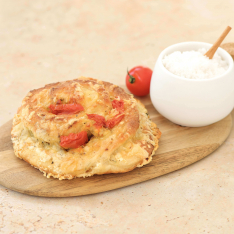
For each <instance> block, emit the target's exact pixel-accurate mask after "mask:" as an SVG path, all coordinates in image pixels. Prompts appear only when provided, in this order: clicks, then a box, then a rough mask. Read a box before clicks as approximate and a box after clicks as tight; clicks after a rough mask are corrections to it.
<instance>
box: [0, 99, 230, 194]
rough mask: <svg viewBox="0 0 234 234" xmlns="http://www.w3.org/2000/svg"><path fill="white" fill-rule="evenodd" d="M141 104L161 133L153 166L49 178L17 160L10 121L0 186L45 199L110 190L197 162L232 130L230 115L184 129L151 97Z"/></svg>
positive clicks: (0, 146)
mask: <svg viewBox="0 0 234 234" xmlns="http://www.w3.org/2000/svg"><path fill="white" fill-rule="evenodd" d="M141 101H142V102H143V103H144V104H145V106H146V108H147V109H148V111H149V115H150V116H151V119H152V120H153V121H154V122H155V123H156V124H157V125H158V127H159V129H160V130H161V132H162V137H161V139H160V142H159V149H158V150H157V152H156V155H155V156H154V157H153V160H152V162H150V164H148V165H146V166H144V167H142V168H136V169H135V170H133V171H131V172H128V173H123V174H109V175H98V176H97V175H96V176H92V177H89V178H76V179H73V180H62V181H59V180H57V179H52V178H50V179H47V178H46V177H44V176H43V174H42V173H41V172H40V171H39V170H37V169H35V168H33V167H31V166H30V165H29V164H28V163H26V162H24V161H23V160H20V159H18V158H16V157H15V155H14V152H13V148H12V143H11V139H10V131H11V125H12V120H11V121H9V122H7V123H6V124H5V125H3V126H2V127H1V128H0V184H1V185H3V186H5V187H7V188H9V189H12V190H15V191H18V192H21V193H25V194H29V195H34V196H43V197H71V196H81V195H86V194H93V193H100V192H104V191H109V190H113V189H117V188H121V187H125V186H128V185H132V184H136V183H140V182H143V181H146V180H149V179H152V178H155V177H158V176H161V175H165V174H167V173H169V172H172V171H175V170H178V169H181V168H183V167H186V166H188V165H190V164H192V163H194V162H197V161H198V160H200V159H202V158H204V157H206V156H207V155H209V154H210V153H212V152H213V151H214V150H216V149H217V148H218V147H219V146H220V145H221V144H222V143H223V142H224V141H225V139H226V138H227V137H228V135H229V133H230V131H231V128H232V117H231V115H228V116H227V117H226V118H224V119H223V120H221V121H219V122H217V123H215V124H212V125H210V126H207V127H201V128H189V127H182V126H179V125H176V124H174V123H172V122H170V121H169V120H167V119H165V118H164V117H163V116H161V115H160V114H159V113H158V112H157V111H156V110H155V109H154V107H153V105H152V103H151V101H150V98H149V96H148V97H144V98H142V99H141ZM182 173H183V172H182Z"/></svg>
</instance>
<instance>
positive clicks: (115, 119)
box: [106, 115, 124, 128]
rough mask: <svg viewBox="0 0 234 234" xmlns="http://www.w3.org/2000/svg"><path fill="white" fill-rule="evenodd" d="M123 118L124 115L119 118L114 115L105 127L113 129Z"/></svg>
mask: <svg viewBox="0 0 234 234" xmlns="http://www.w3.org/2000/svg"><path fill="white" fill-rule="evenodd" d="M123 118H124V115H119V116H118V115H116V116H115V117H113V118H111V119H109V120H107V121H106V127H107V128H113V127H114V126H115V125H117V124H118V123H120V122H121V120H122V119H123Z"/></svg>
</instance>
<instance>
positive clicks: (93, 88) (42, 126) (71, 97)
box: [11, 77, 161, 180]
mask: <svg viewBox="0 0 234 234" xmlns="http://www.w3.org/2000/svg"><path fill="white" fill-rule="evenodd" d="M73 107H74V108H75V110H74V109H71V108H73ZM77 108H78V109H77ZM93 116H95V118H93ZM97 116H98V117H99V119H97V118H96V117H97ZM100 119H101V120H102V121H100ZM80 133H85V134H86V135H87V136H86V138H85V139H86V140H84V141H83V143H81V145H79V142H80V139H79V140H78V141H76V142H75V144H73V143H74V141H75V140H77V138H76V139H75V138H74V136H76V137H78V135H79V134H80ZM11 134H12V142H13V147H14V152H15V155H16V156H17V157H19V158H21V159H23V160H25V161H26V162H28V163H30V164H31V165H32V166H34V167H35V168H38V169H39V170H40V171H42V172H43V173H44V175H45V176H47V177H48V178H49V177H50V176H53V177H54V178H59V179H60V180H62V179H72V178H75V177H87V176H92V175H94V174H99V175H100V174H107V173H123V172H128V171H131V170H133V169H134V168H136V167H141V166H143V165H145V164H147V163H149V162H150V161H151V159H152V155H153V154H154V153H155V151H156V149H157V148H158V139H159V138H160V135H161V133H160V131H159V129H158V128H157V126H156V124H155V123H153V122H152V121H151V120H150V119H149V117H148V114H147V110H146V109H145V107H144V105H143V104H142V103H141V102H140V101H137V100H136V99H134V98H133V96H132V95H130V94H127V93H126V92H125V91H124V90H123V89H122V88H120V87H118V86H116V85H113V84H111V83H108V82H104V81H100V80H96V79H92V78H86V77H81V78H79V79H75V80H70V81H65V82H59V83H54V84H49V85H46V86H45V87H43V88H40V89H36V90H32V91H30V92H29V93H28V94H27V96H26V97H25V98H24V99H23V101H22V105H21V107H20V108H19V109H18V112H17V114H16V115H15V117H14V120H13V128H12V132H11ZM71 136H73V138H72V137H71ZM64 139H65V140H64ZM74 139H75V140H74ZM64 141H65V143H64ZM71 141H73V142H71ZM69 142H70V143H69ZM77 142H78V143H77ZM77 144H78V146H77ZM74 145H75V146H74Z"/></svg>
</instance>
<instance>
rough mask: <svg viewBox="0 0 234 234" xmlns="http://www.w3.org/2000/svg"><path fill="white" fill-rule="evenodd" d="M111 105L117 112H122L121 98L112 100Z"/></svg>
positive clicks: (122, 102) (122, 103)
mask: <svg viewBox="0 0 234 234" xmlns="http://www.w3.org/2000/svg"><path fill="white" fill-rule="evenodd" d="M112 107H113V108H114V109H116V110H118V111H119V112H124V101H123V100H114V101H112Z"/></svg>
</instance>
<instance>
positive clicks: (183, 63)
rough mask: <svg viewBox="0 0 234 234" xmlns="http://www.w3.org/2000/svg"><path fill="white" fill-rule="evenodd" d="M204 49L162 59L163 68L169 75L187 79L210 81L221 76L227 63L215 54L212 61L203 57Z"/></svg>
mask: <svg viewBox="0 0 234 234" xmlns="http://www.w3.org/2000/svg"><path fill="white" fill-rule="evenodd" d="M206 52H207V50H206V49H205V48H201V49H199V50H196V51H195V50H192V51H184V52H181V51H175V52H173V53H171V54H169V55H166V56H165V57H164V58H163V59H162V63H163V65H164V67H165V68H166V69H167V70H168V71H170V72H171V73H173V74H175V75H177V76H180V77H183V78H188V79H210V78H214V77H216V76H219V75H222V74H223V73H225V71H226V70H227V69H228V63H227V62H226V61H225V60H224V59H222V58H221V57H220V56H219V55H218V54H217V52H216V53H215V55H214V57H213V58H212V59H209V58H208V57H206V56H204V54H205V53H206Z"/></svg>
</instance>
